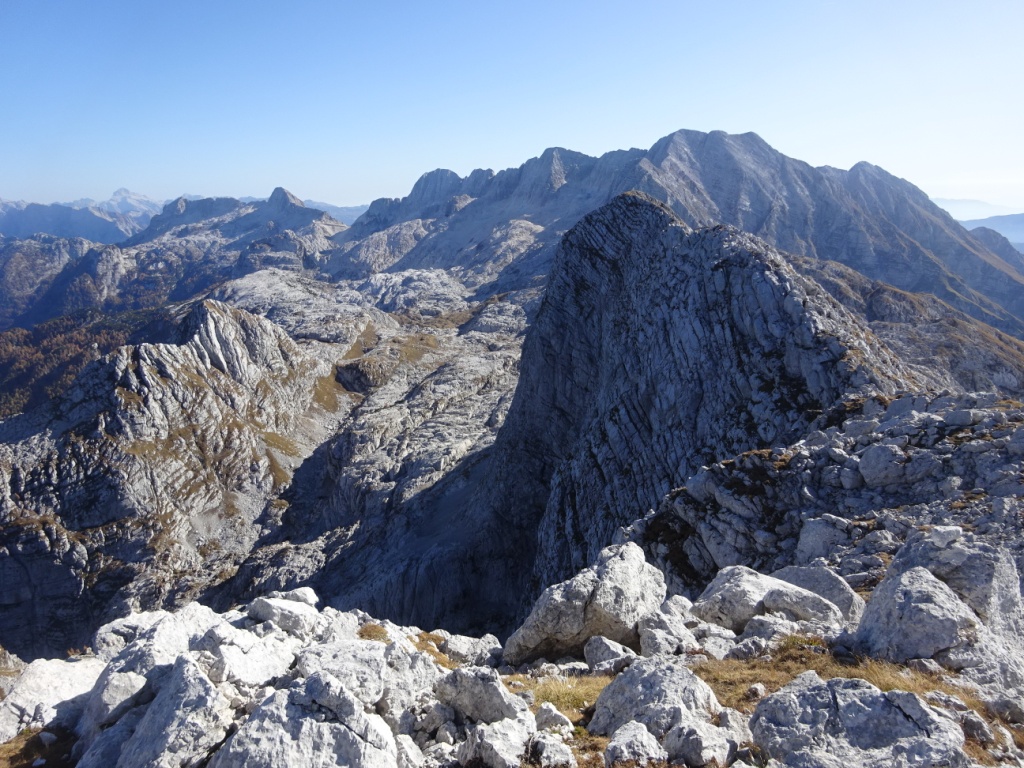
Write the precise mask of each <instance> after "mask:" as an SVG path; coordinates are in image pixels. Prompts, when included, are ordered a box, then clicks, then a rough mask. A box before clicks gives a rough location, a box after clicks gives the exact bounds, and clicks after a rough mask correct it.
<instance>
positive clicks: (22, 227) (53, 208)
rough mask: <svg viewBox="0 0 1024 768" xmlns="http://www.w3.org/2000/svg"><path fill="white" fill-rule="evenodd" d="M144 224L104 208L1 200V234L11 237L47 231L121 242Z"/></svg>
mask: <svg viewBox="0 0 1024 768" xmlns="http://www.w3.org/2000/svg"><path fill="white" fill-rule="evenodd" d="M146 221H147V222H148V217H146ZM142 228H143V224H142V223H141V222H140V221H139V220H138V219H137V218H135V217H132V216H129V215H125V214H122V213H117V212H111V211H107V210H103V209H101V208H95V207H93V208H73V207H71V206H69V205H57V204H54V205H40V204H38V203H24V202H9V201H4V200H0V234H2V235H8V236H9V237H19V238H24V237H32V236H33V235H36V234H47V235H53V236H54V237H66V238H76V237H80V238H83V239H85V240H92V241H93V242H96V243H117V242H120V241H122V240H124V239H125V238H127V237H129V236H131V235H133V234H135V233H136V232H138V231H139V230H140V229H142Z"/></svg>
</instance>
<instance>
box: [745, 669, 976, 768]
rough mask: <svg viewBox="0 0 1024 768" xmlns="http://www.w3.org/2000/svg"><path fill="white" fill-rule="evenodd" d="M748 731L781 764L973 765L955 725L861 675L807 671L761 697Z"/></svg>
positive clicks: (869, 767) (834, 767)
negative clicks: (826, 677) (825, 678)
mask: <svg viewBox="0 0 1024 768" xmlns="http://www.w3.org/2000/svg"><path fill="white" fill-rule="evenodd" d="M750 729H751V732H752V733H753V738H754V742H755V743H756V744H757V746H759V747H760V748H761V749H762V750H763V751H764V752H765V754H766V755H767V756H769V757H771V758H774V759H775V760H778V761H780V762H781V763H783V764H785V765H787V766H801V767H804V766H806V767H807V768H810V766H822V767H823V768H843V767H844V766H851V765H856V766H858V768H861V767H863V768H888V767H889V766H894V765H913V766H928V767H930V768H938V767H939V766H962V767H963V768H966V767H967V766H969V765H972V764H973V763H972V762H971V761H970V760H969V759H968V758H967V755H966V754H964V752H963V745H964V734H963V731H962V730H961V728H960V726H959V725H958V724H957V723H956V722H955V721H954V720H951V719H950V718H949V717H947V716H945V715H943V714H942V713H940V712H939V711H938V710H935V709H934V708H932V707H931V706H929V705H928V704H926V703H925V702H924V701H923V700H922V699H920V698H919V697H917V696H915V695H914V694H912V693H907V692H906V691H889V692H888V693H883V692H882V691H880V690H878V689H877V688H875V687H874V686H873V685H871V684H869V683H867V682H865V681H864V680H848V679H844V678H835V679H832V680H829V681H827V682H825V681H822V680H821V678H819V677H818V675H817V674H816V673H814V672H805V673H804V674H802V675H800V676H799V677H797V678H796V679H795V680H794V681H793V682H792V683H790V684H789V685H787V686H786V687H785V688H783V689H782V690H780V691H778V692H776V693H774V694H772V695H771V696H768V697H766V698H765V699H762V700H761V702H760V703H759V704H758V705H757V709H756V710H755V712H754V716H753V717H752V718H751V721H750Z"/></svg>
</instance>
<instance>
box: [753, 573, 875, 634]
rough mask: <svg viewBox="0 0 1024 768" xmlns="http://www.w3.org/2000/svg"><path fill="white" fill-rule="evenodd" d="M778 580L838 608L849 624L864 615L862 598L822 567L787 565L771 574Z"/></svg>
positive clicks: (844, 581)
mask: <svg viewBox="0 0 1024 768" xmlns="http://www.w3.org/2000/svg"><path fill="white" fill-rule="evenodd" d="M772 578H776V579H780V580H782V581H785V582H788V583H789V584H794V585H796V586H798V587H801V588H803V589H806V590H808V591H810V592H813V593H814V594H816V595H820V596H821V597H823V598H825V599H826V600H828V601H829V602H830V603H832V604H833V605H834V606H836V608H838V609H839V610H840V611H841V612H842V614H843V618H844V619H846V621H847V622H848V623H850V624H857V623H858V622H859V621H860V618H861V616H863V615H864V605H865V604H864V598H862V597H861V596H860V595H858V594H857V593H856V592H854V591H853V588H852V587H850V585H849V584H847V583H846V579H844V578H843V577H842V576H840V575H839V574H838V573H836V572H835V571H833V570H832V569H831V568H826V567H825V566H823V565H807V566H800V565H789V566H786V567H785V568H782V569H780V570H778V571H775V573H773V574H772Z"/></svg>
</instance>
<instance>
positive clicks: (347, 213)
mask: <svg viewBox="0 0 1024 768" xmlns="http://www.w3.org/2000/svg"><path fill="white" fill-rule="evenodd" d="M238 199H239V200H240V201H241V202H243V203H259V202H263V201H265V200H266V199H267V198H265V197H240V198H238ZM302 203H303V205H305V206H306V207H307V208H315V209H316V210H318V211H323V212H324V213H328V214H330V216H331V218H332V219H334V220H335V221H340V222H341V223H342V224H352V222H354V221H355V220H356V219H358V218H359V217H360V216H362V215H363V214H364V213H366V211H367V210H368V209H369V207H370V206H368V205H349V206H340V205H331V204H330V203H321V202H318V201H316V200H303V201H302Z"/></svg>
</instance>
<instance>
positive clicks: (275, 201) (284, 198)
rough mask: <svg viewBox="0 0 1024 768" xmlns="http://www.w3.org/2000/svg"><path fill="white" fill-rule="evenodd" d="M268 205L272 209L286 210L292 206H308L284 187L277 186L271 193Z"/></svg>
mask: <svg viewBox="0 0 1024 768" xmlns="http://www.w3.org/2000/svg"><path fill="white" fill-rule="evenodd" d="M267 205H268V207H269V208H270V210H272V211H284V210H287V209H288V208H290V207H292V206H295V207H298V208H305V207H306V204H305V203H303V202H302V201H301V200H299V198H297V197H296V196H295V195H293V194H292V193H291V192H289V191H288V190H287V189H285V188H284V187H276V188H275V189H274V191H273V192H272V193H271V194H270V199H269V200H268V201H267Z"/></svg>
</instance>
